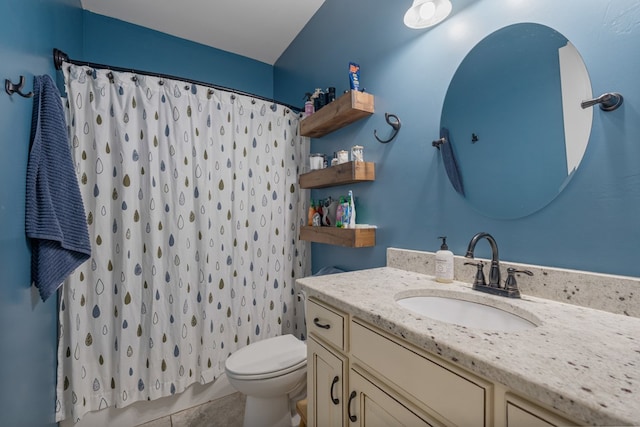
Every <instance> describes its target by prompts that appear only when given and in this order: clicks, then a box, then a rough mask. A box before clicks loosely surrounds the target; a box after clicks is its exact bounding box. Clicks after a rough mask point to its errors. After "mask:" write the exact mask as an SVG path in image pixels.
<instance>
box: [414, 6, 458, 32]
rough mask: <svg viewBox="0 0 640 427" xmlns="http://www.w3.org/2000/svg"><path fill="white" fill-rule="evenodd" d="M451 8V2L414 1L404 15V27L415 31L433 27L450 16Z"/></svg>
mask: <svg viewBox="0 0 640 427" xmlns="http://www.w3.org/2000/svg"><path fill="white" fill-rule="evenodd" d="M451 8H452V6H451V2H450V1H449V0H413V4H412V5H411V7H410V8H409V10H407V13H405V14H404V25H406V26H407V27H409V28H414V29H419V28H427V27H432V26H434V25H436V24H438V23H440V22H442V21H443V20H444V19H445V18H446V17H447V16H449V14H450V13H451Z"/></svg>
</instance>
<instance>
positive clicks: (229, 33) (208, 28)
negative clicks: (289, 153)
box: [81, 0, 325, 65]
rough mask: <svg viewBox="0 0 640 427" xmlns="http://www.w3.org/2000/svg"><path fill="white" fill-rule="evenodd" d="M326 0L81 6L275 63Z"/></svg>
mask: <svg viewBox="0 0 640 427" xmlns="http://www.w3.org/2000/svg"><path fill="white" fill-rule="evenodd" d="M324 1H325V0H81V3H82V8H83V9H85V10H88V11H90V12H93V13H96V14H99V15H105V16H109V17H111V18H115V19H119V20H121V21H126V22H130V23H132V24H136V25H140V26H143V27H147V28H151V29H153V30H157V31H161V32H163V33H167V34H170V35H173V36H176V37H180V38H183V39H187V40H191V41H194V42H197V43H201V44H204V45H206V46H211V47H214V48H217V49H220V50H224V51H227V52H231V53H235V54H237V55H242V56H246V57H248V58H251V59H255V60H257V61H260V62H265V63H267V64H270V65H273V64H274V63H275V62H276V61H277V60H278V58H279V57H280V55H282V53H283V52H284V51H285V49H286V48H287V47H288V46H289V44H290V43H291V42H292V41H293V39H294V38H295V37H296V36H297V35H298V33H299V32H300V30H302V28H303V27H304V26H305V25H306V23H307V22H308V21H309V19H310V18H311V17H312V16H313V15H314V14H315V13H316V11H317V10H318V9H319V8H320V6H322V4H323V3H324Z"/></svg>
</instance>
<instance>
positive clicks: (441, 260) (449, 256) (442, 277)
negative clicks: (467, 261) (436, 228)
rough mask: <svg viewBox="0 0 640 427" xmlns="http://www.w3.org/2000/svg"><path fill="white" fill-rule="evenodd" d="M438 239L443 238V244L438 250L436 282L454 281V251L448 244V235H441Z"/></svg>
mask: <svg viewBox="0 0 640 427" xmlns="http://www.w3.org/2000/svg"><path fill="white" fill-rule="evenodd" d="M438 239H442V245H441V246H440V250H439V251H438V252H436V282H441V283H451V282H453V252H451V251H450V250H449V247H448V246H447V236H440V237H438Z"/></svg>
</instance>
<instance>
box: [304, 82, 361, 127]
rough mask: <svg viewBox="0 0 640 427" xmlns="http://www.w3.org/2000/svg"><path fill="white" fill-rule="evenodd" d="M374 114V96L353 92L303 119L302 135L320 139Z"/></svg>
mask: <svg viewBox="0 0 640 427" xmlns="http://www.w3.org/2000/svg"><path fill="white" fill-rule="evenodd" d="M373 113H374V106H373V95H372V94H370V93H366V92H358V91H356V90H352V91H349V92H347V93H345V94H344V95H342V96H340V97H339V98H338V99H336V100H335V101H333V102H332V103H330V104H327V105H325V106H324V107H322V108H321V109H319V110H318V111H316V112H315V113H313V114H312V115H310V116H309V117H305V118H304V119H302V120H301V121H300V134H301V135H302V136H308V137H311V138H320V137H323V136H325V135H326V134H328V133H330V132H333V131H334V130H337V129H340V128H342V127H345V126H347V125H348V124H351V123H353V122H355V121H356V120H359V119H361V118H363V117H367V116H370V115H371V114H373Z"/></svg>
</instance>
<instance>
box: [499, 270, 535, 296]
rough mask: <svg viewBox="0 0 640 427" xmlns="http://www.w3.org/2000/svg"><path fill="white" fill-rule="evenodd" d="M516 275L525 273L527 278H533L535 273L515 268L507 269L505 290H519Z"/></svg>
mask: <svg viewBox="0 0 640 427" xmlns="http://www.w3.org/2000/svg"><path fill="white" fill-rule="evenodd" d="M516 273H523V274H526V275H527V276H533V273H532V272H530V271H529V270H516V269H515V268H512V267H509V268H507V280H505V281H504V288H505V289H506V290H510V289H512V290H517V289H518V282H517V281H516Z"/></svg>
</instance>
